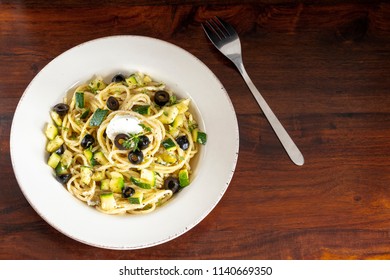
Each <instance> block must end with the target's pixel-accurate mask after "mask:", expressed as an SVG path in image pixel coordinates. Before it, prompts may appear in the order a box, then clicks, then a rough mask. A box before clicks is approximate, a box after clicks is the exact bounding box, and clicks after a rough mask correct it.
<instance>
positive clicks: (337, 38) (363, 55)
mask: <svg viewBox="0 0 390 280" xmlns="http://www.w3.org/2000/svg"><path fill="white" fill-rule="evenodd" d="M89 2H90V3H86V2H85V1H75V0H73V1H67V2H66V3H61V1H31V0H30V1H1V2H0V3H1V4H0V101H1V106H0V259H390V3H388V1H299V2H300V4H297V3H294V2H298V1H282V0H279V1H271V0H267V1H219V2H221V3H218V1H210V2H207V1H200V0H198V1H195V0H194V1H149V2H148V1H146V0H139V1H116V2H115V3H108V2H107V1H89ZM318 2H321V3H322V4H318ZM354 2H355V3H354ZM135 3H136V4H135ZM215 15H217V16H219V17H221V18H223V19H225V20H227V21H229V22H230V23H231V24H232V25H234V26H235V27H236V29H237V30H238V31H239V33H240V37H241V41H242V47H243V55H244V61H245V65H246V68H247V71H248V72H249V74H250V76H251V78H252V80H253V81H254V83H255V84H256V86H257V87H258V88H259V89H260V91H261V92H262V94H263V95H264V97H265V99H266V100H267V101H268V103H269V104H270V106H271V108H272V109H273V110H274V112H275V114H276V115H277V116H278V117H279V119H280V121H281V122H282V123H283V125H284V126H285V128H286V129H287V131H289V133H290V135H291V136H292V138H293V139H294V140H295V142H296V143H297V145H298V146H299V147H300V149H301V151H302V153H303V154H304V157H305V160H306V162H305V165H304V166H302V167H298V166H295V165H294V164H292V162H291V161H290V160H289V159H288V157H287V155H286V153H285V152H284V150H283V148H282V146H281V144H280V143H279V141H278V139H277V138H276V136H275V134H274V133H273V131H272V129H271V128H270V126H269V124H268V122H267V120H266V119H265V117H264V115H263V113H262V112H261V110H260V109H259V107H258V106H257V104H256V102H255V101H254V98H253V97H252V95H251V93H250V92H249V90H248V88H247V87H246V85H245V83H244V81H243V80H242V78H241V76H240V75H239V73H238V72H237V70H236V69H235V68H234V66H233V65H232V64H231V63H230V62H229V61H228V60H227V59H226V58H224V57H223V56H222V55H221V54H220V53H219V52H218V51H217V50H216V49H215V48H214V47H213V46H212V45H211V44H210V42H209V41H208V40H207V39H206V37H205V35H204V33H203V30H202V29H201V27H200V24H201V22H203V21H204V20H206V19H208V18H211V17H213V16H215ZM117 34H135V35H144V36H151V37H156V38H160V39H162V40H166V41H168V42H171V43H173V44H176V45H178V46H180V47H182V48H184V49H185V50H187V51H189V52H191V53H192V54H194V55H195V56H197V57H198V58H199V59H200V60H202V61H203V62H204V63H205V64H206V65H207V66H208V67H209V68H210V69H211V70H212V71H213V72H214V73H215V74H216V76H217V77H218V78H219V79H220V81H221V82H222V83H223V85H224V86H225V88H226V90H227V92H228V94H229V96H230V98H231V99H232V102H233V104H234V107H235V110H236V113H237V118H238V123H239V128H240V153H239V159H238V164H237V168H236V172H235V174H234V177H233V179H232V182H231V184H230V186H229V188H228V190H227V192H226V193H225V195H224V197H223V198H222V200H221V201H220V203H219V204H218V205H217V207H216V208H215V209H214V210H213V211H212V212H211V213H210V215H208V216H207V217H206V218H205V219H204V220H203V221H202V222H200V223H199V224H198V225H197V226H196V227H195V228H193V229H191V230H190V231H189V232H187V233H185V234H184V235H182V236H180V237H179V238H177V239H174V240H172V241H170V242H167V243H164V244H161V245H158V246H155V247H151V248H147V249H142V250H135V251H131V252H129V251H114V250H105V249H99V248H94V247H90V246H88V245H84V244H81V243H79V242H77V241H74V240H72V239H70V238H68V237H66V236H65V235H63V234H61V233H60V232H58V231H56V230H55V229H54V228H52V227H51V226H50V225H48V224H47V223H46V222H45V221H44V220H43V219H42V218H41V217H40V216H39V215H38V214H37V213H36V212H35V211H34V210H33V208H32V207H31V206H30V205H29V203H28V202H27V200H26V199H25V198H24V196H23V194H22V192H21V190H20V188H19V186H18V184H17V181H16V179H15V176H14V173H13V169H12V165H11V159H10V150H9V147H10V145H9V134H10V128H11V123H12V118H13V114H14V111H15V108H16V106H17V103H18V101H19V98H20V97H21V96H22V94H23V92H24V90H25V88H26V87H27V85H28V84H29V82H30V81H31V80H32V79H33V77H34V76H35V75H36V74H37V73H38V72H39V71H40V70H41V69H42V68H43V67H44V66H45V65H46V64H47V63H48V62H49V61H51V60H52V59H53V58H54V57H56V56H57V55H59V54H61V53H62V52H64V51H65V50H67V49H69V48H71V47H73V46H75V45H77V44H80V43H82V42H84V41H88V40H91V39H95V38H98V37H104V36H109V35H117ZM20 148H21V149H28V148H29V146H28V138H26V141H25V146H24V147H20ZM26 160H28V159H26ZM31 168H34V167H33V166H32V167H31ZM237 202H240V203H237Z"/></svg>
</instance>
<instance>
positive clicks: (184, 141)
mask: <svg viewBox="0 0 390 280" xmlns="http://www.w3.org/2000/svg"><path fill="white" fill-rule="evenodd" d="M176 142H177V144H178V145H179V147H180V148H181V149H182V150H184V151H185V150H187V149H188V148H189V146H190V142H189V141H188V138H187V136H186V135H183V136H179V137H177V138H176Z"/></svg>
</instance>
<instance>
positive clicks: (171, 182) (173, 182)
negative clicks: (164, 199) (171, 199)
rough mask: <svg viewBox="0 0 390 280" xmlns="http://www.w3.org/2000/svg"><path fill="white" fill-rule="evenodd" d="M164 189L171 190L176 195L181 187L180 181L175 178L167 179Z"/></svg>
mask: <svg viewBox="0 0 390 280" xmlns="http://www.w3.org/2000/svg"><path fill="white" fill-rule="evenodd" d="M164 187H165V189H167V190H171V191H172V192H173V193H176V192H177V191H178V190H179V187H180V184H179V180H178V179H177V178H175V177H172V176H170V177H168V178H166V179H165V181H164Z"/></svg>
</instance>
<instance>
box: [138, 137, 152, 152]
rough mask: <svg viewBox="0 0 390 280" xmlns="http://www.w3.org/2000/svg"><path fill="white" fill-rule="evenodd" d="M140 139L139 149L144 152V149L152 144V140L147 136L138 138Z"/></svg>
mask: <svg viewBox="0 0 390 280" xmlns="http://www.w3.org/2000/svg"><path fill="white" fill-rule="evenodd" d="M138 139H139V142H138V148H139V149H141V150H143V149H146V148H147V147H148V146H149V144H150V140H149V137H148V136H145V135H141V136H139V137H138Z"/></svg>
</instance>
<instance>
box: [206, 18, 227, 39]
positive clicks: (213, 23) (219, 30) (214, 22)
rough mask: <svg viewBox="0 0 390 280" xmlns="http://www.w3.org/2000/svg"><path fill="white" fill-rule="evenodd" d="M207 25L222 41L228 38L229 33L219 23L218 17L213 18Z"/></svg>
mask: <svg viewBox="0 0 390 280" xmlns="http://www.w3.org/2000/svg"><path fill="white" fill-rule="evenodd" d="M209 24H210V25H211V27H212V28H213V30H214V31H215V32H216V33H217V34H218V37H219V38H220V39H221V40H222V39H225V38H227V37H229V35H230V34H229V32H228V31H227V30H226V28H224V26H223V25H222V24H221V22H220V21H219V19H218V17H215V18H213V19H211V20H210V21H209Z"/></svg>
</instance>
